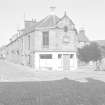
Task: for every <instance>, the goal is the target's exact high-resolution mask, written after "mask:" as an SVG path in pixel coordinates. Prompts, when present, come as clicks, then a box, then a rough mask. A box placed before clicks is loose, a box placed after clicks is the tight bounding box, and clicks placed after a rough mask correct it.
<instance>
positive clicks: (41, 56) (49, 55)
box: [40, 54, 52, 59]
mask: <svg viewBox="0 0 105 105" xmlns="http://www.w3.org/2000/svg"><path fill="white" fill-rule="evenodd" d="M40 59H52V54H40Z"/></svg>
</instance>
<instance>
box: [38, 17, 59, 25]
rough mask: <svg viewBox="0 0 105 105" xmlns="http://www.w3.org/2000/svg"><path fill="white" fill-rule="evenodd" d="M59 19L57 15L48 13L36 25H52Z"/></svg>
mask: <svg viewBox="0 0 105 105" xmlns="http://www.w3.org/2000/svg"><path fill="white" fill-rule="evenodd" d="M58 21H59V17H57V16H56V15H49V16H47V17H45V18H44V19H43V20H41V21H40V22H38V24H37V26H36V27H52V26H54V25H55V24H56V23H57V22H58Z"/></svg>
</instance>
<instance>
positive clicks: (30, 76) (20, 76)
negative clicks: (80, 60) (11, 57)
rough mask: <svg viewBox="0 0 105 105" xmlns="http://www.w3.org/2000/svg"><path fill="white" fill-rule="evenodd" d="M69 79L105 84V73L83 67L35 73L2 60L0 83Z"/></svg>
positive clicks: (32, 70) (0, 61)
mask: <svg viewBox="0 0 105 105" xmlns="http://www.w3.org/2000/svg"><path fill="white" fill-rule="evenodd" d="M62 78H69V79H71V80H75V81H79V82H83V83H85V82H88V78H92V79H95V80H100V81H103V82H105V71H94V70H93V69H92V68H89V67H82V68H79V69H78V70H75V71H65V72H64V71H35V70H34V69H31V68H29V67H25V66H22V65H18V64H13V63H10V62H7V61H3V60H0V82H7V81H8V82H14V81H15V82H22V81H51V80H60V79H62Z"/></svg>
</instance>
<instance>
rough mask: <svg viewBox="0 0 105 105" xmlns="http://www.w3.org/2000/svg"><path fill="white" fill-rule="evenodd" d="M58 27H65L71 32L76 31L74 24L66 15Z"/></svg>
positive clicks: (58, 23)
mask: <svg viewBox="0 0 105 105" xmlns="http://www.w3.org/2000/svg"><path fill="white" fill-rule="evenodd" d="M56 27H57V28H61V29H62V28H64V27H68V29H69V30H71V29H74V23H73V22H72V20H71V19H70V18H69V17H68V16H66V15H65V16H64V17H62V18H61V19H60V20H59V21H58V22H57V24H56Z"/></svg>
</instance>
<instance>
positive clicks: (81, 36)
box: [78, 30, 89, 42]
mask: <svg viewBox="0 0 105 105" xmlns="http://www.w3.org/2000/svg"><path fill="white" fill-rule="evenodd" d="M82 31H83V30H82ZM78 40H79V42H89V39H88V38H87V36H86V35H85V33H84V32H79V34H78Z"/></svg>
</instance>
